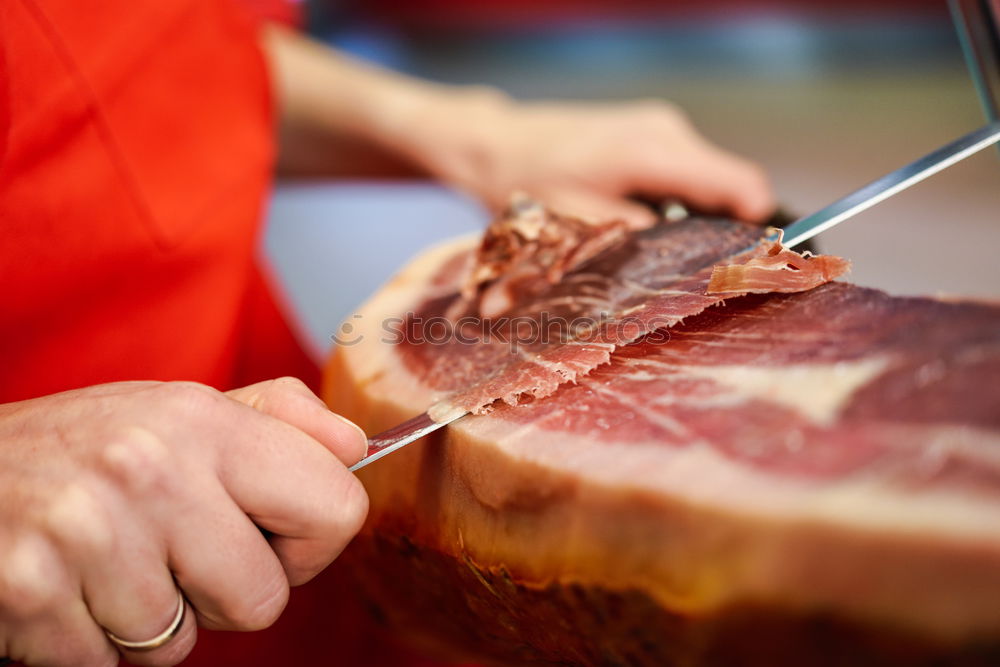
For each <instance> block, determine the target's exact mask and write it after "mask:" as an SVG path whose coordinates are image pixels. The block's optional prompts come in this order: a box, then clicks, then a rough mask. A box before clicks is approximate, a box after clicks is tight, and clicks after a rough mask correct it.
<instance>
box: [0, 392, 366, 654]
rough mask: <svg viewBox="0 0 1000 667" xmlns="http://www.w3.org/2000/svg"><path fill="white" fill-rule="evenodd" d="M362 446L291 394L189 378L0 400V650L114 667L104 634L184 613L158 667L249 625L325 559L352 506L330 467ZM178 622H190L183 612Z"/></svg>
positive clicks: (360, 508)
mask: <svg viewBox="0 0 1000 667" xmlns="http://www.w3.org/2000/svg"><path fill="white" fill-rule="evenodd" d="M364 452H365V438H364V434H363V433H362V432H361V430H360V429H359V428H357V427H356V426H354V425H353V424H351V423H350V422H348V421H346V420H344V419H342V418H340V417H338V416H337V415H334V414H333V413H331V412H329V411H328V410H327V409H326V406H325V405H324V404H323V403H322V402H321V401H320V400H319V399H318V398H317V397H316V396H315V395H313V394H312V393H311V392H310V391H309V390H308V389H307V388H306V387H305V385H303V384H302V383H301V382H299V381H298V380H294V379H290V378H282V379H279V380H273V381H270V382H264V383H260V384H257V385H252V386H250V387H245V388H242V389H237V390H234V391H232V392H229V393H228V394H223V393H220V392H217V391H214V390H212V389H210V388H208V387H205V386H203V385H198V384H193V383H181V382H170V383H153V382H129V383H118V384H108V385H99V386H94V387H89V388H86V389H82V390H77V391H71V392H66V393H62V394H56V395H53V396H47V397H44V398H39V399H34V400H30V401H24V402H21V403H12V404H7V405H0V656H7V657H9V658H12V659H14V660H18V661H21V662H23V663H25V664H27V665H80V666H90V665H114V664H117V661H118V657H119V655H118V652H117V651H116V648H115V645H114V644H112V643H111V642H110V641H109V640H108V638H107V637H106V635H105V633H104V629H106V630H109V631H111V632H113V633H114V634H115V635H117V636H119V637H122V638H124V639H128V640H134V641H142V640H146V639H149V638H151V637H154V636H156V635H157V634H159V633H160V632H162V631H163V630H164V628H165V627H167V626H168V625H169V623H170V621H171V618H172V617H173V615H174V613H175V611H176V609H177V591H176V587H180V589H181V590H182V591H183V593H184V596H185V597H186V599H187V600H188V605H189V607H188V610H187V611H188V612H189V613H188V614H187V617H186V619H185V621H184V625H183V627H182V628H181V630H180V633H179V634H178V635H177V636H176V637H175V638H174V639H173V640H172V641H170V642H169V643H168V644H166V645H165V646H163V647H161V648H158V649H155V650H152V651H149V652H135V651H123V655H124V657H125V658H126V659H127V660H129V661H130V662H133V663H136V664H140V665H173V664H176V663H178V662H180V661H181V660H182V659H183V658H184V657H185V656H186V655H187V654H188V652H189V651H190V650H191V648H192V646H193V645H194V643H195V621H196V620H197V623H198V624H199V625H201V626H202V627H205V628H213V629H228V630H256V629H260V628H264V627H266V626H268V625H270V624H271V623H272V622H273V621H274V620H275V619H276V618H277V617H278V615H279V614H280V613H281V611H282V609H283V608H284V606H285V602H286V600H287V598H288V587H289V586H290V585H291V586H294V585H297V584H301V583H304V582H306V581H308V580H309V579H310V578H312V577H313V576H314V575H315V574H317V573H318V572H319V571H320V570H322V569H323V568H324V567H325V566H326V565H328V564H329V563H330V562H331V561H332V560H333V559H334V558H335V557H336V556H337V555H338V554H339V553H340V551H341V550H342V549H343V548H344V546H345V545H346V544H347V542H348V541H349V540H350V539H351V538H352V537H353V536H354V535H355V534H356V533H357V531H358V530H359V529H360V526H361V524H362V522H363V521H364V518H365V515H366V513H367V509H368V499H367V496H366V495H365V492H364V489H363V487H362V486H361V484H360V483H359V482H358V480H357V478H356V477H355V476H354V475H353V474H351V473H350V472H349V471H348V470H347V467H346V465H349V464H352V463H355V462H356V461H358V460H359V459H360V458H361V457H362V456H363V455H364ZM192 612H193V613H192Z"/></svg>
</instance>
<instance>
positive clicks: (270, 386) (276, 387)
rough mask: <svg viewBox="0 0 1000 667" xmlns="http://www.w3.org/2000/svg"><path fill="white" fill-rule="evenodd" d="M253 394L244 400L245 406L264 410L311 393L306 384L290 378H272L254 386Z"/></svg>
mask: <svg viewBox="0 0 1000 667" xmlns="http://www.w3.org/2000/svg"><path fill="white" fill-rule="evenodd" d="M253 389H254V391H253V393H252V394H251V395H250V396H249V397H248V398H247V399H246V404H247V405H249V406H250V407H252V408H254V409H256V410H266V409H267V408H268V407H272V406H273V404H274V403H276V402H277V403H280V402H284V401H288V400H289V399H292V400H295V399H299V398H302V397H305V396H312V395H313V394H312V392H311V391H310V390H309V387H307V386H306V384H305V383H304V382H303V381H302V380H300V379H298V378H296V377H291V376H284V377H279V378H274V379H273V380H268V381H266V382H262V383H261V384H258V385H254V387H253Z"/></svg>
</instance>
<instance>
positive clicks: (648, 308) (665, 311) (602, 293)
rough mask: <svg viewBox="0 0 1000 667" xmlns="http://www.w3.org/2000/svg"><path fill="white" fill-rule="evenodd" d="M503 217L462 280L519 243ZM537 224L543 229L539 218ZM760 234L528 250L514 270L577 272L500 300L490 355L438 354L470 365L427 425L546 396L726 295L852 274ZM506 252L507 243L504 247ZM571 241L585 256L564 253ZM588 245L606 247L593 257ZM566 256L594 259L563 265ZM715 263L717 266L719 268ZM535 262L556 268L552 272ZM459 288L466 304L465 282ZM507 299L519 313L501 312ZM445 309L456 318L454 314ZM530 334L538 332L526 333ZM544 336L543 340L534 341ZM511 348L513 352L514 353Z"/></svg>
mask: <svg viewBox="0 0 1000 667" xmlns="http://www.w3.org/2000/svg"><path fill="white" fill-rule="evenodd" d="M531 215H532V216H533V219H534V217H538V216H541V215H543V213H542V212H541V211H540V210H539V209H532V214H531ZM509 217H510V216H508V217H506V218H503V219H501V221H500V223H499V225H495V226H494V227H491V229H489V230H487V233H486V238H487V240H485V241H483V244H482V245H481V246H480V249H479V251H478V252H477V260H476V263H475V265H474V266H473V269H472V270H471V272H470V274H471V275H472V276H474V279H473V280H472V282H473V283H475V284H479V282H480V281H481V280H482V279H484V278H485V277H487V276H494V275H496V271H497V270H498V269H497V264H496V262H494V261H492V260H490V259H487V260H485V261H484V259H483V258H484V255H489V253H488V252H487V251H485V250H484V248H485V247H487V246H493V245H495V244H497V243H498V241H497V239H498V238H500V237H503V236H510V235H513V236H515V237H518V236H519V235H520V232H510V231H509V230H507V228H508V226H509V225H511V224H514V223H512V222H510V221H509ZM566 220H567V219H566V218H561V219H560V222H559V223H558V224H553V223H549V224H548V225H547V227H548V228H551V229H552V231H551V233H552V234H559V231H558V230H560V229H563V228H564V226H565V225H566V224H567V222H566ZM538 224H541V225H543V226H544V225H545V222H544V221H538ZM577 224H586V223H577ZM762 233H763V232H762V231H761V230H760V229H757V228H750V227H745V226H740V225H734V224H733V223H723V222H720V221H714V222H712V221H706V220H685V221H683V222H679V223H676V224H673V225H663V226H659V227H655V228H653V229H651V230H648V231H646V232H642V233H640V234H638V235H637V236H636V237H634V238H633V239H632V242H631V243H627V244H623V243H622V242H621V240H617V241H615V242H614V243H612V242H611V240H609V237H608V236H607V235H606V234H605V233H601V232H592V234H596V235H598V236H600V237H601V239H602V240H601V241H599V242H595V241H594V240H593V238H594V237H593V236H590V237H588V236H582V235H580V234H578V233H568V234H567V238H568V239H569V240H567V241H566V242H565V244H564V245H563V246H561V248H562V250H561V252H560V253H556V254H549V255H548V256H546V254H541V255H540V254H538V253H532V254H531V256H530V260H527V261H526V260H524V259H522V260H520V261H518V262H517V266H518V267H521V266H523V265H524V264H525V263H528V264H531V265H535V266H536V268H535V269H534V272H535V273H542V272H545V271H547V270H548V271H554V274H553V275H555V276H558V277H559V278H560V279H562V277H563V276H564V275H565V273H566V269H567V268H568V267H570V266H574V267H578V268H579V267H582V268H581V269H580V271H578V272H576V273H571V274H570V276H571V278H570V279H569V280H567V281H566V282H565V283H564V284H562V285H559V286H558V288H556V289H553V285H554V284H555V283H556V282H558V281H556V280H553V281H552V282H551V283H550V284H549V285H548V289H547V290H544V291H541V290H532V291H529V292H527V293H521V294H514V295H513V296H508V297H507V298H506V299H505V300H504V303H505V304H508V305H505V307H504V311H506V312H507V313H508V317H507V318H506V319H505V320H504V321H503V322H501V323H500V326H499V327H494V326H491V327H490V329H489V331H491V332H492V333H494V334H495V335H497V337H498V338H499V339H500V341H501V344H500V345H498V346H495V350H494V352H495V353H494V354H492V355H486V354H484V351H483V350H481V349H476V350H469V349H468V347H469V346H468V345H452V346H451V354H447V355H445V356H444V357H442V358H443V359H444V360H446V361H445V363H447V364H451V363H453V362H451V361H448V360H449V359H451V358H452V357H453V356H456V357H458V356H463V355H466V354H467V353H469V352H471V353H472V354H474V355H476V364H475V365H474V366H472V365H468V364H464V365H463V366H462V368H463V375H461V376H458V377H459V378H460V380H461V382H462V383H464V384H466V385H467V386H461V385H460V386H461V389H459V390H458V391H457V392H455V393H454V394H451V395H449V396H448V397H446V398H445V399H443V400H441V401H438V402H437V403H435V404H434V405H433V406H431V408H430V409H429V411H428V412H429V414H430V416H431V418H432V419H435V420H437V421H446V420H448V419H450V418H452V417H454V416H455V415H456V414H463V413H466V412H474V413H480V412H483V411H485V410H488V409H490V407H491V406H492V404H493V403H494V401H497V400H500V401H503V402H505V403H508V404H511V405H514V404H517V403H518V402H519V401H522V400H533V399H539V398H544V397H546V396H548V395H549V394H551V393H552V392H553V391H555V390H556V389H557V388H558V387H559V386H560V385H562V384H563V383H565V382H575V381H577V379H578V378H580V377H582V376H584V375H586V374H587V373H589V372H590V371H591V370H593V369H594V368H596V367H598V366H600V365H602V364H606V363H608V361H609V360H610V358H611V353H612V352H613V351H614V350H615V349H617V348H619V347H621V346H623V345H628V344H630V343H633V342H635V341H636V340H638V339H639V338H641V337H643V336H646V335H649V334H651V333H652V332H654V331H657V330H660V331H665V330H668V329H669V328H670V327H673V326H674V325H676V324H677V323H678V322H681V321H682V320H683V319H684V318H686V317H690V316H692V315H697V314H698V313H700V312H702V311H703V310H705V309H706V308H709V307H711V306H714V305H716V304H718V303H720V302H722V300H723V299H725V298H730V297H733V296H742V295H743V294H746V293H749V292H799V291H804V290H808V289H812V288H814V287H816V286H818V285H821V284H823V283H826V282H829V281H830V280H833V279H834V278H836V277H838V276H840V275H842V274H843V273H845V272H846V271H847V270H848V268H849V266H850V264H849V263H848V262H847V261H846V260H843V259H841V258H839V257H829V256H818V257H817V256H809V257H807V256H803V255H800V254H798V253H796V252H794V251H792V250H789V249H786V248H783V247H782V246H781V243H780V241H778V242H774V243H763V244H760V245H756V246H752V249H750V250H747V248H748V247H751V244H753V243H754V242H755V241H756V240H757V239H758V238H759V237H760V236H761V234H762ZM539 234H541V232H537V233H535V235H536V236H537V235H539ZM512 244H515V242H509V243H507V244H502V245H512ZM573 244H579V245H582V246H583V247H585V248H586V250H585V251H569V250H567V248H569V247H570V246H571V245H573ZM616 245H617V247H615V246H616ZM597 248H603V249H604V250H606V251H607V250H608V248H613V249H612V250H610V251H608V252H606V253H605V254H604V255H601V256H599V257H598V258H597V259H594V257H595V256H596V255H597V254H598V253H597V252H596V249H597ZM567 255H569V256H574V257H586V259H587V260H591V259H594V261H592V262H590V263H589V264H587V263H586V262H585V261H580V260H575V261H573V262H567V261H566V260H565V259H564V257H565V256H567ZM720 260H722V261H723V264H722V265H717V264H716V262H718V261H720ZM545 262H555V265H554V266H553V267H550V266H549V265H548V264H546V263H545ZM512 270H513V271H515V273H518V274H519V275H520V274H523V273H524V272H525V270H524V269H523V268H520V269H512ZM503 288H504V289H510V284H509V283H506V282H505V283H504V286H503ZM463 289H464V290H465V292H464V296H465V297H466V298H468V294H469V291H468V290H469V282H468V281H467V282H466V283H465V286H464V288H463ZM487 289H491V288H490V287H487ZM512 299H513V300H515V301H517V302H518V303H519V304H520V305H519V306H515V305H509V302H510V301H511V300H512ZM458 302H459V303H461V300H459V301H458ZM449 312H452V313H453V312H454V306H452V307H451V309H450V310H449ZM543 314H544V316H547V317H546V318H545V320H544V321H545V322H549V323H551V322H556V323H557V324H559V325H561V326H560V327H559V330H558V331H557V332H555V333H557V334H558V335H551V334H552V333H553V332H552V331H550V329H551V327H545V329H546V330H545V331H542V328H543V327H542V322H543ZM571 322H575V323H576V324H571ZM423 323H432V324H433V325H436V324H437V322H436V321H435V318H434V317H433V315H431V316H427V317H424V318H423V319H422V320H421V325H422V324H423ZM532 323H538V325H539V326H538V327H534V326H529V327H527V330H528V333H529V338H528V340H526V341H522V340H521V336H519V335H518V332H517V328H518V327H519V326H520V327H522V328H525V326H524V325H526V324H532ZM421 325H417V326H418V327H419V326H421ZM536 330H537V331H536ZM536 332H537V333H538V334H540V335H538V336H535V335H534V334H535V333H536ZM411 333H412V334H414V336H415V337H419V338H421V339H423V338H424V336H422V335H421V333H422V332H420V331H418V330H415V329H412V328H411ZM545 333H549V334H550V335H548V336H545V335H541V334H545ZM502 334H505V335H502ZM475 340H477V341H478V340H480V339H479V338H476V339H475ZM511 341H517V343H518V344H517V345H515V346H512V345H511V344H510V343H511ZM463 342H465V341H463ZM504 343H506V349H505V347H504ZM455 363H458V362H455ZM465 373H467V374H465Z"/></svg>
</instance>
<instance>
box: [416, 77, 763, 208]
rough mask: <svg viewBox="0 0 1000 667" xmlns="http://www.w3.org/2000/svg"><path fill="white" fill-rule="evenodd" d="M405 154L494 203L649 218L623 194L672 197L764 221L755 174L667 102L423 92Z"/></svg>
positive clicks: (758, 172)
mask: <svg viewBox="0 0 1000 667" xmlns="http://www.w3.org/2000/svg"><path fill="white" fill-rule="evenodd" d="M413 114H414V115H413V118H412V121H411V122H412V127H411V131H410V132H409V133H408V135H407V138H405V139H404V138H402V137H401V138H400V140H401V141H402V142H403V143H404V145H405V146H407V147H408V149H409V150H408V153H409V155H410V156H411V158H412V159H414V160H416V161H417V162H419V163H421V164H422V165H424V166H425V168H427V169H428V170H429V171H430V172H431V173H433V174H435V175H437V176H438V177H439V178H441V179H442V180H444V181H446V182H449V183H452V184H454V185H457V186H458V187H460V188H463V189H465V190H466V191H468V192H470V193H472V194H473V195H475V196H477V197H479V198H480V199H482V200H483V201H484V202H486V203H487V205H489V206H490V207H492V208H494V209H497V210H499V209H500V208H502V207H503V206H504V205H506V203H507V201H508V199H509V197H510V194H511V193H512V192H513V191H515V190H522V191H525V192H527V193H528V194H529V195H530V196H532V197H533V198H535V199H539V200H541V201H543V202H544V203H545V204H547V205H548V206H550V207H552V208H554V209H556V210H558V211H560V212H563V213H570V214H575V215H578V216H581V217H594V218H603V219H610V218H623V219H625V220H626V221H628V222H629V223H630V224H631V225H632V226H633V227H637V228H641V227H645V226H648V225H650V224H652V223H653V222H654V221H655V220H656V217H655V215H654V214H653V212H652V211H651V210H649V209H648V208H646V207H644V206H641V205H639V204H637V203H635V202H633V201H630V200H628V199H627V197H628V196H629V195H641V196H644V197H647V198H652V199H666V198H676V199H680V200H681V201H683V202H684V203H686V204H689V205H691V206H693V207H694V208H695V209H697V210H699V211H702V212H706V213H721V214H728V215H732V216H735V217H738V218H741V219H744V220H748V221H752V222H760V221H763V220H765V219H766V218H767V217H768V216H769V215H770V214H771V213H772V211H773V210H774V198H773V194H772V192H771V187H770V185H769V183H768V179H767V177H766V175H765V173H764V171H763V170H762V169H761V168H760V167H759V166H757V165H755V164H753V163H751V162H749V161H747V160H745V159H743V158H740V157H738V156H736V155H733V154H732V153H729V152H727V151H724V150H722V149H721V148H718V147H717V146H714V145H713V144H711V143H709V142H708V141H707V140H706V139H705V138H704V137H702V136H701V135H699V134H698V132H697V130H695V128H694V126H693V125H692V124H691V123H690V121H689V120H688V119H687V117H686V116H685V115H684V114H683V113H682V112H681V111H679V110H678V109H677V108H676V107H673V106H671V105H669V104H667V103H664V102H659V101H642V102H632V103H624V104H576V105H573V104H516V103H513V102H510V101H508V100H506V98H504V97H503V96H501V95H499V94H497V93H495V92H492V91H488V90H478V91H477V90H473V91H471V92H468V91H467V92H464V93H458V94H455V93H452V94H450V95H449V94H438V95H436V96H428V102H427V103H426V104H425V105H424V106H423V107H422V108H419V107H418V108H417V109H416V110H415V111H414V112H413Z"/></svg>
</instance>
